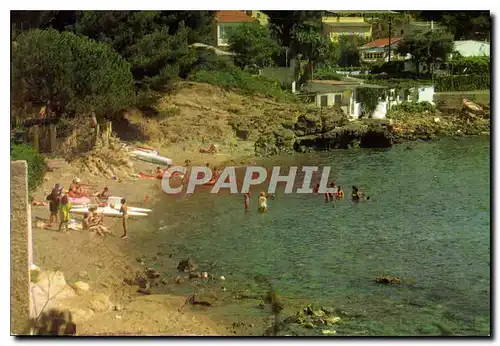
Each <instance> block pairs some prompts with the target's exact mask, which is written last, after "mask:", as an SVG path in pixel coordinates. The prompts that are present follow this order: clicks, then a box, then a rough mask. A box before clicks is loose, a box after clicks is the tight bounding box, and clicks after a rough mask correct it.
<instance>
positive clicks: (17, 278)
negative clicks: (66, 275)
mask: <svg viewBox="0 0 500 346" xmlns="http://www.w3.org/2000/svg"><path fill="white" fill-rule="evenodd" d="M10 174H11V175H10V187H11V188H10V201H11V210H10V212H11V213H10V225H11V229H10V256H11V258H10V263H11V266H10V276H11V288H10V308H11V312H10V332H11V334H16V335H20V334H27V333H28V331H29V318H30V273H29V266H30V263H29V262H30V249H29V245H30V244H29V243H30V239H29V237H30V236H29V232H30V230H29V221H28V217H29V205H28V166H27V164H26V161H13V162H11V164H10Z"/></svg>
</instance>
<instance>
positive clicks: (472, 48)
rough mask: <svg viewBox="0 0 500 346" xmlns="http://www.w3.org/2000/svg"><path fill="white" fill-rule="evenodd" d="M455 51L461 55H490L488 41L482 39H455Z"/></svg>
mask: <svg viewBox="0 0 500 346" xmlns="http://www.w3.org/2000/svg"><path fill="white" fill-rule="evenodd" d="M453 45H454V47H455V49H454V50H455V51H456V52H458V53H459V54H460V55H461V56H464V57H469V56H490V43H489V42H484V41H472V40H470V41H455V42H453Z"/></svg>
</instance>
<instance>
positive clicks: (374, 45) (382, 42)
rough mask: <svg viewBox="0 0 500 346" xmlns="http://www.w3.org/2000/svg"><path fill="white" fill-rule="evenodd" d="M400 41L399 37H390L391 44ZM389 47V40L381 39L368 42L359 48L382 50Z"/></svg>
mask: <svg viewBox="0 0 500 346" xmlns="http://www.w3.org/2000/svg"><path fill="white" fill-rule="evenodd" d="M399 41H401V38H400V37H392V38H391V44H393V43H396V42H399ZM388 45H389V38H381V39H378V40H375V41H372V42H368V43H367V44H365V45H364V46H362V47H361V48H383V47H385V46H388Z"/></svg>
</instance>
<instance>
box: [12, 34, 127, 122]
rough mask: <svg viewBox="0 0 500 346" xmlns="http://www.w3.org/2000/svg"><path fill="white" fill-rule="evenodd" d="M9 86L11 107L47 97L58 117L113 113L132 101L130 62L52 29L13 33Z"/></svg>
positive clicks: (105, 47) (107, 48)
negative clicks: (11, 97) (62, 115)
mask: <svg viewBox="0 0 500 346" xmlns="http://www.w3.org/2000/svg"><path fill="white" fill-rule="evenodd" d="M12 90H13V93H12V94H13V100H12V101H13V104H14V106H18V107H22V106H23V105H24V104H25V103H26V102H37V103H38V102H47V101H49V102H50V104H51V105H52V106H53V107H54V108H55V109H54V110H55V111H56V114H58V115H61V114H75V113H76V114H85V113H90V112H92V111H94V112H95V113H96V115H98V116H106V115H112V114H113V113H116V112H118V111H119V110H121V109H122V108H124V107H127V106H129V105H130V104H131V103H132V102H133V100H134V91H133V80H132V74H131V71H130V65H129V64H128V63H127V62H126V61H125V60H124V59H123V58H122V57H121V56H120V55H119V54H118V53H116V52H115V51H114V50H113V49H112V48H111V47H110V46H109V45H106V44H102V43H98V42H95V41H92V40H90V39H88V38H86V37H78V36H76V35H74V34H72V33H70V32H62V33H59V32H57V31H55V30H52V29H51V30H39V29H36V30H30V31H27V32H24V33H22V34H21V35H19V36H18V37H17V39H16V42H15V45H14V47H13V51H12Z"/></svg>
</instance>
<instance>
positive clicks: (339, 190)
mask: <svg viewBox="0 0 500 346" xmlns="http://www.w3.org/2000/svg"><path fill="white" fill-rule="evenodd" d="M335 198H336V199H337V201H340V200H342V199H344V190H343V189H342V186H339V187H337V193H336V194H335Z"/></svg>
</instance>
